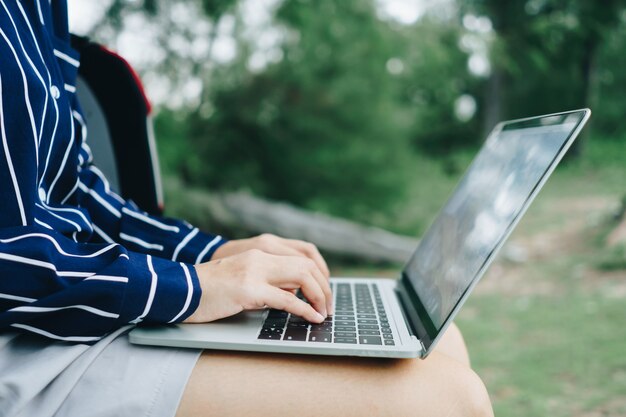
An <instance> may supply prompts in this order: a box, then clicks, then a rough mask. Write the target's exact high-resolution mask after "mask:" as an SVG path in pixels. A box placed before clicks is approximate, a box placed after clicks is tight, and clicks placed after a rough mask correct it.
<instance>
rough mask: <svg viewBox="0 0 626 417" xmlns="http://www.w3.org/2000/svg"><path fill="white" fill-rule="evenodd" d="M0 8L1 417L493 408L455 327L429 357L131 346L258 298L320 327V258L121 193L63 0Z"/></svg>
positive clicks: (323, 306) (325, 289)
mask: <svg viewBox="0 0 626 417" xmlns="http://www.w3.org/2000/svg"><path fill="white" fill-rule="evenodd" d="M0 6H1V7H0V57H1V60H0V135H1V140H2V147H1V149H2V151H1V153H2V155H0V195H1V197H2V216H0V276H1V277H2V278H0V416H38V417H39V416H53V415H56V416H84V415H90V416H94V415H102V416H126V415H128V416H136V415H146V416H173V415H178V416H187V415H246V414H252V413H254V414H255V415H294V414H299V415H319V414H321V413H324V414H329V415H342V416H345V415H371V414H388V415H394V416H397V415H422V416H434V415H491V413H492V411H491V407H490V404H489V399H488V397H487V394H486V392H485V389H484V386H483V384H482V382H481V381H480V379H479V378H478V377H477V376H476V375H475V374H474V373H473V372H472V371H471V369H470V368H469V360H468V356H467V351H466V349H465V345H464V343H463V339H462V337H461V335H460V333H459V332H458V330H457V329H456V328H453V329H452V330H450V331H449V332H448V334H447V335H446V336H445V337H444V339H443V340H442V342H441V343H440V347H439V348H438V349H437V350H436V351H435V352H434V353H433V354H432V355H431V356H430V357H429V358H428V359H427V360H424V361H420V360H374V359H358V360H357V359H347V358H326V357H304V356H295V355H293V356H287V355H267V354H253V353H232V352H231V353H223V352H215V351H207V352H202V351H197V350H192V349H187V350H185V349H182V350H181V349H167V348H150V347H140V346H132V345H130V344H129V343H128V342H127V339H126V337H125V333H126V331H127V330H128V328H129V327H131V326H132V325H133V324H136V323H139V322H152V323H175V322H182V321H185V322H189V323H200V322H207V321H212V320H216V319H219V318H223V317H227V316H230V315H233V314H236V313H238V312H240V311H242V310H244V309H254V308H261V307H263V306H266V305H267V306H271V307H275V308H279V309H283V310H286V311H289V312H291V313H294V314H297V315H299V316H302V317H304V318H306V319H307V320H309V321H311V322H321V321H323V319H324V318H325V317H326V316H327V315H328V314H332V305H331V299H332V295H331V293H330V287H329V285H328V276H329V272H328V268H327V266H326V263H325V262H324V260H323V258H322V257H321V256H320V254H319V252H318V251H317V249H316V248H315V247H314V246H313V245H311V244H309V243H305V242H302V241H295V240H287V239H281V238H278V237H276V236H271V235H262V236H259V237H256V238H252V239H243V240H235V241H226V240H224V239H222V238H221V237H220V236H215V235H210V234H204V233H202V232H200V231H198V229H197V228H194V227H192V226H190V225H189V224H187V223H186V222H182V221H178V220H173V219H163V218H157V217H153V216H149V215H147V214H146V213H144V212H142V211H141V210H140V209H139V208H138V207H136V206H135V205H134V204H133V203H132V202H129V201H124V200H123V199H122V198H121V197H119V196H118V195H117V194H116V193H115V192H114V191H112V190H111V189H110V188H109V185H108V183H107V181H106V179H105V178H104V176H103V175H102V173H101V172H100V171H99V170H98V169H97V168H96V167H95V166H94V165H93V164H92V158H91V153H90V150H89V147H88V145H87V143H86V139H87V131H88V130H87V126H86V124H85V120H83V116H82V114H81V111H80V107H79V103H78V101H77V99H76V97H75V96H74V92H75V80H76V71H77V68H78V66H79V63H80V61H79V56H78V54H77V53H76V52H75V51H74V50H72V48H71V47H70V45H69V32H68V26H67V5H66V2H65V0H52V1H44V0H23V1H18V0H0ZM297 288H300V289H302V291H303V293H304V295H305V296H306V298H307V299H308V300H309V301H310V304H307V303H305V302H303V301H301V300H299V299H298V298H296V297H295V296H294V295H293V292H292V291H290V290H294V289H297Z"/></svg>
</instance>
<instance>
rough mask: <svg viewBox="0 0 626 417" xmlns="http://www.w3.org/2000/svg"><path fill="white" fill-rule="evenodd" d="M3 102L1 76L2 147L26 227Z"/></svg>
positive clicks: (0, 123)
mask: <svg viewBox="0 0 626 417" xmlns="http://www.w3.org/2000/svg"><path fill="white" fill-rule="evenodd" d="M3 101H4V99H3V96H2V76H0V129H1V130H2V146H3V147H4V154H5V156H6V160H7V165H8V167H9V173H10V174H11V181H13V188H14V189H15V198H16V199H17V205H18V207H19V210H20V217H21V219H22V226H26V225H27V224H28V221H27V220H26V210H25V209H24V203H23V202H22V193H21V192H20V186H19V184H18V182H17V177H16V175H15V169H14V168H13V161H12V160H11V154H10V151H9V144H8V143H7V135H6V132H5V130H4V108H3V105H2V102H3Z"/></svg>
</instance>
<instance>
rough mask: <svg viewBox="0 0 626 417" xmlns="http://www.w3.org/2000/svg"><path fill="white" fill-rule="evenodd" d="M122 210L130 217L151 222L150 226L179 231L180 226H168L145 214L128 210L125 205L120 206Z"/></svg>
mask: <svg viewBox="0 0 626 417" xmlns="http://www.w3.org/2000/svg"><path fill="white" fill-rule="evenodd" d="M122 212H123V213H126V214H128V215H129V216H130V217H134V218H136V219H138V220H141V221H143V222H145V223H148V224H151V225H152V226H155V227H158V228H159V229H161V230H167V231H170V232H174V233H179V232H180V228H178V227H176V226H170V225H168V224H164V223H161V222H159V221H157V220H155V219H153V218H151V217H148V216H146V215H145V214H142V213H137V212H136V211H132V210H129V209H127V208H126V207H122Z"/></svg>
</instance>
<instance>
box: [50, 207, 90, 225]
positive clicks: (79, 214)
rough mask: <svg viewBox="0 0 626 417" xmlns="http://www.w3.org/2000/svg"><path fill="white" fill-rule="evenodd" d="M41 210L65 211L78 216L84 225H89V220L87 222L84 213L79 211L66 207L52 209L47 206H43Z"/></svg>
mask: <svg viewBox="0 0 626 417" xmlns="http://www.w3.org/2000/svg"><path fill="white" fill-rule="evenodd" d="M42 208H45V209H46V210H48V211H65V212H68V213H75V214H78V216H79V217H80V218H81V219H83V221H84V222H85V223H87V224H89V220H87V217H85V213H83V212H82V211H81V210H78V209H74V208H68V207H53V206H49V205H48V204H44V205H43V207H42Z"/></svg>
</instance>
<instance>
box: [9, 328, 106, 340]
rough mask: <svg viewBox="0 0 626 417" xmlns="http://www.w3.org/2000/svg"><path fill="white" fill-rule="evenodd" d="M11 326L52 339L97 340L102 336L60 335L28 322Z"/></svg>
mask: <svg viewBox="0 0 626 417" xmlns="http://www.w3.org/2000/svg"><path fill="white" fill-rule="evenodd" d="M11 327H16V328H18V329H24V330H28V331H29V332H33V333H37V334H40V335H42V336H46V337H49V338H50V339H56V340H64V341H66V342H93V341H96V340H100V339H101V338H100V337H88V336H59V335H56V334H53V333H50V332H47V331H45V330H41V329H38V328H36V327H32V326H27V325H26V324H19V323H14V324H12V325H11Z"/></svg>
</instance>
